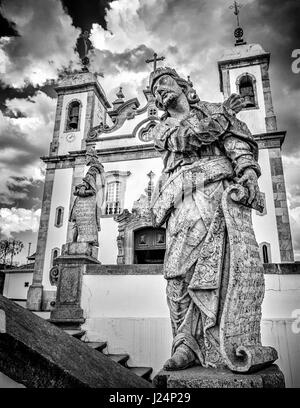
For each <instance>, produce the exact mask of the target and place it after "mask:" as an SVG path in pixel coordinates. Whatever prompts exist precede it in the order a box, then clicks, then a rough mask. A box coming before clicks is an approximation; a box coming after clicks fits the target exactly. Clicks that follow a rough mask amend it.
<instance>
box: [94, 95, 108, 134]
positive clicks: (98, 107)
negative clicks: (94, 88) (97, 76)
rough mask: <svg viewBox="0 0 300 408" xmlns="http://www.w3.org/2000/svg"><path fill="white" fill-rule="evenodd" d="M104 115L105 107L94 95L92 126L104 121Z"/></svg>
mask: <svg viewBox="0 0 300 408" xmlns="http://www.w3.org/2000/svg"><path fill="white" fill-rule="evenodd" d="M105 115H106V111H105V108H104V106H103V104H102V103H101V102H100V100H99V99H98V98H97V96H95V108H94V115H93V127H95V126H98V125H99V124H100V122H102V123H104V117H105Z"/></svg>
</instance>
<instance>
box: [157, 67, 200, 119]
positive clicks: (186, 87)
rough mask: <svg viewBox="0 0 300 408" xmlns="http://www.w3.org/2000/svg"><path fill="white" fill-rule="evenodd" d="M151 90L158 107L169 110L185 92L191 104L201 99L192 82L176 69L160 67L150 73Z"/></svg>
mask: <svg viewBox="0 0 300 408" xmlns="http://www.w3.org/2000/svg"><path fill="white" fill-rule="evenodd" d="M150 90H151V92H152V94H153V95H154V97H155V103H156V106H157V107H158V109H161V110H165V111H167V110H168V107H170V106H172V105H174V104H176V100H177V99H178V97H179V96H180V95H181V94H182V93H183V94H184V95H185V96H186V98H187V100H188V102H189V104H190V105H192V104H193V103H196V102H198V101H199V97H198V95H197V94H196V91H195V90H194V89H193V88H192V84H191V83H190V82H189V81H187V80H185V79H184V78H181V77H180V76H179V75H178V74H177V72H176V71H175V69H173V68H169V67H159V68H157V69H156V70H155V71H154V72H151V74H150Z"/></svg>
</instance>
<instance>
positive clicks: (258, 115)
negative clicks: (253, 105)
mask: <svg viewBox="0 0 300 408" xmlns="http://www.w3.org/2000/svg"><path fill="white" fill-rule="evenodd" d="M246 72H248V73H249V74H252V75H254V77H255V78H256V89H257V102H258V109H246V110H243V111H241V112H240V113H239V114H238V115H237V117H238V118H239V119H241V120H243V121H244V122H246V123H247V125H248V127H249V129H250V131H251V132H252V133H254V134H257V133H264V132H266V123H265V117H266V111H265V101H264V93H263V87H262V77H261V68H260V65H250V66H247V67H241V68H232V69H230V70H229V76H230V93H239V91H238V89H237V85H236V81H237V79H238V77H239V76H240V75H242V74H244V73H246Z"/></svg>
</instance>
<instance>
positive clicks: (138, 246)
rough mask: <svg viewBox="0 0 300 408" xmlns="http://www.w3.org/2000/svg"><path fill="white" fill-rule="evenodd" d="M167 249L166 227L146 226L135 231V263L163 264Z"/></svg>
mask: <svg viewBox="0 0 300 408" xmlns="http://www.w3.org/2000/svg"><path fill="white" fill-rule="evenodd" d="M165 251H166V231H165V229H164V228H153V227H145V228H141V229H139V230H137V231H135V232H134V263H135V264H162V263H163V262H164V256H165Z"/></svg>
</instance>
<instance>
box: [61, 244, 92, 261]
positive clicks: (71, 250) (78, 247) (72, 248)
mask: <svg viewBox="0 0 300 408" xmlns="http://www.w3.org/2000/svg"><path fill="white" fill-rule="evenodd" d="M61 254H62V255H70V256H71V255H85V256H88V257H93V258H95V259H96V260H97V259H98V248H97V247H95V246H94V245H90V244H89V243H87V242H67V243H66V244H64V245H63V246H62V249H61Z"/></svg>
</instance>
